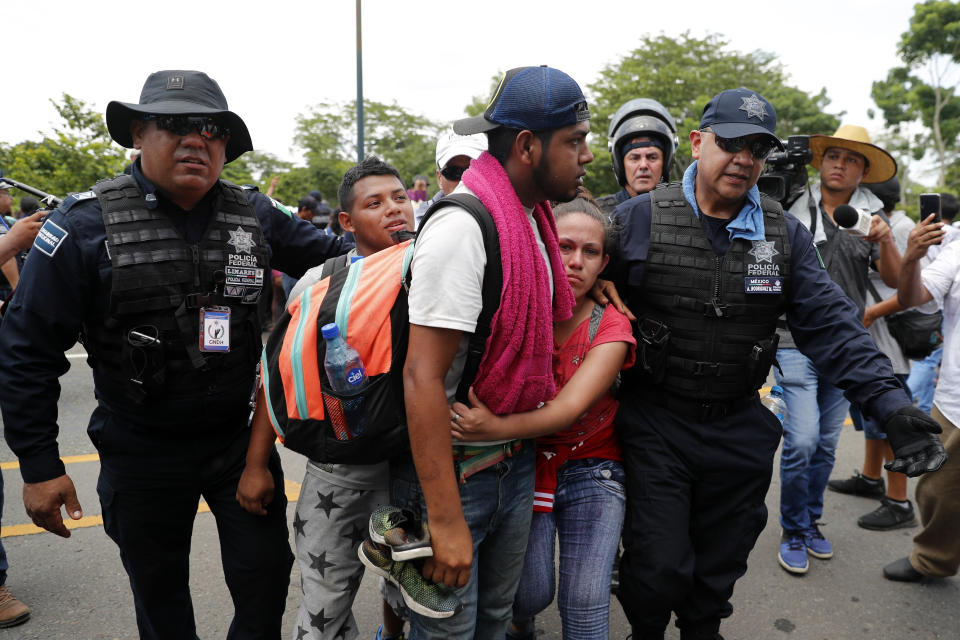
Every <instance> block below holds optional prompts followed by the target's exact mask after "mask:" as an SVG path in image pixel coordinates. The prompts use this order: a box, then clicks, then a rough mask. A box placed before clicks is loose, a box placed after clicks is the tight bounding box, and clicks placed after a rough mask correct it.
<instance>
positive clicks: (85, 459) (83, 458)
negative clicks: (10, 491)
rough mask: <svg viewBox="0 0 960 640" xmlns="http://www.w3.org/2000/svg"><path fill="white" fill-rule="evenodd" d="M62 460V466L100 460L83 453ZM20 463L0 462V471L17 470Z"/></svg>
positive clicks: (96, 456) (90, 454)
mask: <svg viewBox="0 0 960 640" xmlns="http://www.w3.org/2000/svg"><path fill="white" fill-rule="evenodd" d="M60 459H61V460H63V464H74V463H76V462H97V461H98V460H99V459H100V456H98V455H97V454H95V453H85V454H83V455H79V456H66V457H63V458H60ZM19 468H20V463H19V462H17V461H16V460H14V461H13V462H0V469H3V470H4V471H6V470H7V469H19Z"/></svg>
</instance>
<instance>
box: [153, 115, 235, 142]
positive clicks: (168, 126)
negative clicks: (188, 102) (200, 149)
mask: <svg viewBox="0 0 960 640" xmlns="http://www.w3.org/2000/svg"><path fill="white" fill-rule="evenodd" d="M143 120H144V122H146V121H148V120H153V121H154V122H156V123H157V127H159V128H161V129H163V130H165V131H169V132H170V133H175V134H176V135H178V136H185V135H188V134H189V133H190V132H191V131H196V132H197V133H199V134H200V136H201V137H202V138H204V139H206V140H216V139H217V138H225V137H227V136H229V135H230V129H229V128H228V127H226V126H224V125H223V124H221V123H220V122H218V121H217V120H216V119H215V118H211V117H210V116H159V115H149V116H144V117H143Z"/></svg>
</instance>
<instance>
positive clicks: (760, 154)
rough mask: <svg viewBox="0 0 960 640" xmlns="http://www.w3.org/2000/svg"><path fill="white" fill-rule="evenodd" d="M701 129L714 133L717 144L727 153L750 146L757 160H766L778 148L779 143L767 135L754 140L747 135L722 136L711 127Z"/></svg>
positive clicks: (751, 152) (736, 151)
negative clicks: (735, 136)
mask: <svg viewBox="0 0 960 640" xmlns="http://www.w3.org/2000/svg"><path fill="white" fill-rule="evenodd" d="M701 131H703V132H705V133H712V134H713V137H714V138H715V139H716V141H717V146H718V147H720V148H721V149H722V150H723V151H726V152H727V153H740V152H741V151H743V150H744V149H746V148H748V147H749V148H750V155H752V156H753V157H754V158H756V159H757V160H766V159H767V156H769V155H770V154H771V153H772V152H773V150H774V149H776V148H777V143H776V142H774V141H773V140H771V139H770V138H767V137H760V138H754V139H753V140H751V139H749V138H748V137H747V136H740V137H739V138H721V137H720V136H718V135H717V134H716V133H715V132H714V131H712V130H710V129H701Z"/></svg>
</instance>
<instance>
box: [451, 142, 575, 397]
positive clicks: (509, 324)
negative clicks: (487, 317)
mask: <svg viewBox="0 0 960 640" xmlns="http://www.w3.org/2000/svg"><path fill="white" fill-rule="evenodd" d="M463 182H464V184H466V185H467V187H469V188H470V190H471V191H473V193H475V194H476V195H477V197H478V198H480V202H482V203H483V206H484V207H486V209H487V211H489V212H490V215H491V216H493V220H494V222H495V223H496V225H497V233H498V235H499V236H500V261H501V264H502V266H503V292H502V294H501V297H500V308H499V309H497V312H496V313H495V314H494V316H493V322H492V326H491V328H490V337H489V338H487V348H486V351H485V352H484V354H483V359H482V360H481V361H480V370H479V371H478V372H477V377H476V380H475V381H474V383H473V388H474V391H475V392H476V393H477V397H479V398H480V400H482V401H483V402H484V404H486V405H487V406H488V407H489V408H490V410H491V411H493V412H494V413H496V414H498V415H503V414H506V413H515V412H518V411H529V410H531V409H535V408H536V407H537V405H539V404H540V403H541V402H546V401H548V400H551V399H553V396H554V395H555V393H556V389H555V387H554V383H553V371H552V367H553V364H552V359H553V323H554V322H555V321H561V320H566V319H567V318H569V317H570V316H571V315H572V313H573V306H574V299H573V290H572V289H571V288H570V284H569V283H568V282H567V276H566V271H565V269H564V266H563V261H562V259H561V258H560V247H559V245H558V243H557V226H556V223H555V222H554V219H553V212H552V210H551V209H550V204H549V203H548V202H546V201H544V202H539V203H537V205H536V206H535V207H534V209H533V218H534V220H535V221H536V223H537V227H538V228H539V230H540V238H541V240H542V241H543V244H544V246H545V247H546V249H547V255H549V256H550V265H549V268H548V266H547V265H546V264H545V263H544V261H543V260H542V258H541V254H540V250H539V248H538V247H537V239H536V236H535V235H534V233H533V229H532V228H531V227H530V223H529V222H528V221H527V214H526V212H525V211H524V209H523V205H522V204H521V203H520V199H519V198H518V197H517V194H516V191H514V188H513V185H512V184H511V183H510V178H509V177H508V176H507V172H506V171H504V169H503V167H502V166H501V165H500V163H499V162H497V160H496V159H495V158H494V157H493V156H491V155H490V154H489V153H487V152H484V153H483V154H482V155H481V156H480V157H479V158H477V159H476V160H473V161H472V162H471V163H470V168H469V169H468V170H467V171H466V172H465V173H464V174H463ZM547 278H553V283H554V296H553V300H552V301H551V300H550V285H549V281H548V280H547Z"/></svg>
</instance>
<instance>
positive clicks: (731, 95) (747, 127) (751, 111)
mask: <svg viewBox="0 0 960 640" xmlns="http://www.w3.org/2000/svg"><path fill="white" fill-rule="evenodd" d="M705 127H710V129H711V130H712V131H713V132H714V133H716V134H717V135H718V136H720V137H721V138H739V137H740V136H749V135H753V134H756V133H760V134H766V135H768V136H770V137H771V138H773V139H774V140H776V141H777V146H778V147H780V149H781V150H782V149H783V143H782V142H781V141H780V138H778V137H777V134H776V129H777V111H776V109H774V108H773V105H772V104H770V101H769V100H767V99H766V98H764V97H763V96H761V95H760V94H758V93H757V92H756V91H751V90H750V89H746V88H744V87H740V88H739V89H727V90H726V91H721V92H720V93H718V94H717V95H715V96H713V97H712V98H710V102H708V103H707V106H705V107H704V108H703V116H702V117H701V118H700V128H701V129H703V128H705Z"/></svg>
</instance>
